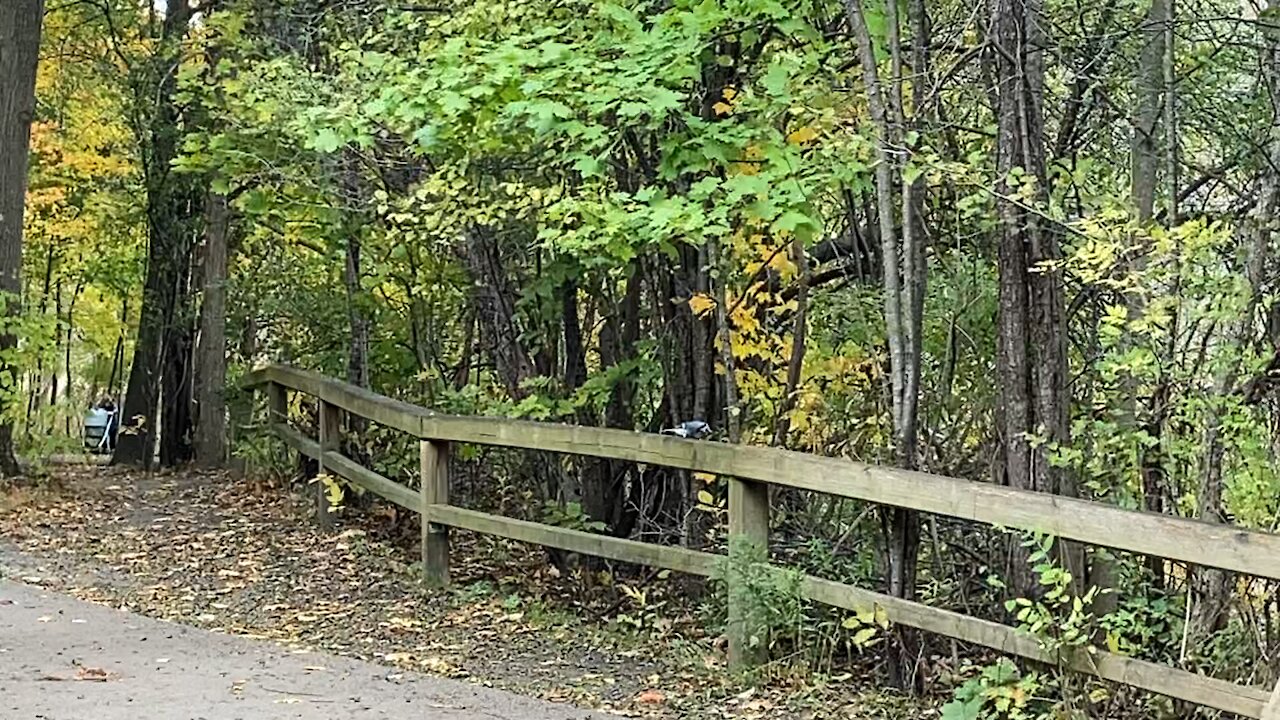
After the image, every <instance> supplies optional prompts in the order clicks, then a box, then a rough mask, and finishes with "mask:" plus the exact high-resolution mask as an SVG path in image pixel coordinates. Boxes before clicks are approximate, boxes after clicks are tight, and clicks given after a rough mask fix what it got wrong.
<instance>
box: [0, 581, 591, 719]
mask: <svg viewBox="0 0 1280 720" xmlns="http://www.w3.org/2000/svg"><path fill="white" fill-rule="evenodd" d="M0 715H3V716H4V717H5V718H10V719H11V720H36V719H41V720H83V719H84V718H89V717H92V718H95V720H204V719H208V720H215V719H216V720H233V719H240V720H285V718H290V719H292V718H301V719H306V720H340V719H341V718H362V719H363V718H369V719H370V720H372V719H374V718H403V717H414V718H424V719H426V720H524V719H528V720H589V719H591V718H603V716H601V715H593V714H589V713H587V712H583V711H577V710H574V709H572V708H568V707H566V706H564V705H554V704H551V703H546V702H538V701H535V700H530V699H528V698H524V697H520V696H518V695H513V694H511V693H505V692H501V691H498V690H491V689H489V688H484V687H479V686H476V685H472V684H468V683H462V682H458V681H453V680H447V679H443V678H433V677H430V676H426V675H420V674H417V673H405V672H403V671H401V670H397V669H395V668H390V667H386V666H380V665H375V664H371V663H366V662H361V661H358V660H352V659H348V658H339V657H335V656H332V655H325V654H319V653H305V654H299V653H290V652H288V651H286V650H284V649H282V648H280V647H278V646H276V645H273V644H271V643H267V642H263V641H254V640H248V639H244V638H236V637H230V636H227V635H220V634H216V633H213V632H209V631H206V630H199V629H196V628H190V627H185V626H182V625H177V624H174V623H166V622H161V621H157V620H151V619H149V618H145V617H141V616H138V615H136V614H133V613H125V612H119V611H116V610H110V609H108V608H104V607H102V606H100V605H94V604H91V603H86V602H82V601H78V600H74V599H72V598H68V597H66V596H63V595H59V594H56V593H51V592H48V591H45V590H42V589H40V588H36V587H31V586H28V585H22V584H18V583H11V582H5V581H0Z"/></svg>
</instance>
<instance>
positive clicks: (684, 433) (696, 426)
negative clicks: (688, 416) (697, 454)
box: [662, 420, 711, 440]
mask: <svg viewBox="0 0 1280 720" xmlns="http://www.w3.org/2000/svg"><path fill="white" fill-rule="evenodd" d="M662 434H663V435H675V436H677V437H682V438H686V439H689V440H701V439H702V438H704V437H706V436H707V435H710V434H711V426H710V425H708V424H706V423H705V422H703V421H701V420H686V421H684V422H682V423H680V424H679V425H677V426H675V427H673V428H667V429H666V430H663V431H662Z"/></svg>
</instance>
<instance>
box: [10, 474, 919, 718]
mask: <svg viewBox="0 0 1280 720" xmlns="http://www.w3.org/2000/svg"><path fill="white" fill-rule="evenodd" d="M49 487H50V489H48V490H45V491H42V492H36V493H32V492H30V491H23V494H22V495H21V496H20V497H16V498H6V497H4V496H3V495H0V572H2V573H4V574H7V575H13V576H17V577H20V578H23V579H24V581H27V582H37V583H38V584H40V585H42V586H43V587H47V588H49V589H52V590H57V591H61V592H66V593H68V594H71V595H74V596H76V597H79V598H82V599H86V600H90V601H93V602H98V603H102V604H105V605H109V606H112V607H117V608H121V609H125V610H129V611H132V612H137V613H140V614H142V615H146V616H149V617H154V618H159V619H162V620H170V621H174V622H181V623H185V624H188V625H193V626H197V627H202V628H206V629H210V630H216V631H220V632H227V633H232V634H238V635H243V636H249V637H254V638H262V639H268V640H272V641H274V642H277V643H280V644H282V645H284V646H285V647H288V648H291V649H293V650H295V651H299V652H314V651H323V652H329V653H334V654H337V655H343V656H350V657H356V658H360V659H364V660H370V661H374V662H380V663H385V664H387V665H391V666H394V667H396V668H398V669H400V670H401V671H414V672H423V673H429V674H433V675H438V676H444V677H451V678H457V679H463V680H466V681H469V682H474V683H478V684H481V685H485V686H490V687H495V688H500V689H505V690H510V691H513V692H518V693H522V694H525V695H529V696H533V697H539V698H543V699H546V700H551V701H556V702H566V703H571V704H573V705H576V706H580V707H586V708H592V709H597V710H601V711H605V712H611V713H614V714H617V715H620V716H626V717H644V718H717V717H719V718H743V719H755V718H760V719H763V718H769V719H771V720H772V719H774V718H777V719H778V720H792V719H794V720H824V719H826V718H868V719H872V718H905V717H912V718H915V717H930V716H934V715H935V713H934V711H932V710H930V709H925V708H924V707H923V706H922V705H921V704H920V703H918V702H917V703H912V702H909V701H908V700H906V699H903V698H901V697H898V696H896V695H894V694H892V693H885V692H879V691H876V690H875V689H873V688H858V687H856V686H855V685H853V684H850V683H847V682H834V683H829V682H823V681H822V680H821V678H816V679H815V678H813V677H809V676H806V674H804V673H786V672H779V673H772V674H770V675H768V676H766V677H765V678H763V681H762V680H761V679H760V678H757V679H756V683H755V684H751V683H749V682H748V681H747V679H745V678H743V677H741V676H737V675H733V674H730V673H728V672H727V671H726V669H725V667H724V659H723V650H722V648H721V645H722V643H720V642H719V641H718V639H717V638H711V637H708V636H707V634H706V633H705V632H703V631H702V630H701V629H700V628H699V627H698V625H697V623H696V622H695V621H694V620H693V619H692V617H691V613H688V612H685V613H683V615H679V616H676V617H664V618H662V623H658V625H660V626H661V630H660V631H658V632H649V633H636V632H630V633H628V632H624V631H622V630H620V629H619V628H618V627H617V624H616V623H611V622H609V618H608V617H606V616H607V615H609V614H610V612H612V611H614V610H616V608H617V606H618V603H617V601H616V600H617V596H616V594H609V593H607V592H601V593H597V594H598V595H600V598H599V599H593V598H592V594H591V593H584V592H583V591H582V590H583V584H584V576H586V577H587V578H588V579H590V580H592V581H591V582H590V583H587V584H590V585H593V586H599V585H609V584H610V583H611V582H612V577H611V576H610V575H609V574H608V573H603V574H602V575H601V579H598V580H597V579H593V578H591V576H592V573H588V572H578V573H572V574H566V573H561V572H559V571H558V570H556V569H555V568H554V567H553V566H550V565H548V564H547V562H546V556H545V554H544V553H543V552H541V551H540V550H538V549H536V548H526V547H522V546H519V545H517V544H513V543H509V542H507V541H504V540H500V539H497V538H491V537H487V536H476V535H473V534H470V533H456V534H455V535H454V537H455V541H454V545H453V553H452V556H453V557H452V559H453V567H452V575H453V580H454V588H456V589H454V590H451V591H432V590H429V589H427V588H426V586H425V585H424V584H423V583H422V582H421V578H420V573H419V572H418V569H417V568H416V567H415V566H414V560H415V558H416V547H415V546H414V545H413V542H412V541H411V540H410V538H411V537H412V536H416V534H417V531H416V527H415V528H414V529H413V532H412V533H410V532H405V528H404V527H399V526H401V525H404V524H405V523H404V520H403V519H397V517H396V515H395V514H394V513H384V512H363V513H362V512H359V511H351V510H349V511H347V512H345V513H344V515H343V517H342V518H341V520H340V522H341V527H340V529H339V531H337V532H334V533H331V534H324V533H321V532H320V531H319V530H318V529H317V528H316V527H315V526H314V525H313V524H312V523H311V522H310V521H309V520H308V518H307V512H306V509H305V508H306V501H305V500H304V498H303V496H301V495H300V494H299V493H297V492H293V491H291V490H290V489H289V488H279V487H272V486H263V485H261V484H254V483H248V482H245V481H241V480H237V479H235V478H233V477H232V476H230V475H228V474H226V473H219V472H207V471H181V472H174V473H153V474H144V473H140V472H130V471H126V470H119V469H110V468H98V467H94V468H76V467H67V468H62V469H60V470H59V473H58V474H57V475H56V476H55V477H54V478H53V479H52V482H51V483H50V486H49ZM415 525H416V521H415ZM566 575H571V576H568V577H567V576H566ZM649 580H650V581H653V580H654V578H652V577H650V578H649ZM674 581H675V579H674V578H672V579H671V580H666V579H663V580H661V581H657V582H656V583H655V584H657V585H662V584H664V583H669V582H674ZM604 589H605V590H608V589H609V588H604ZM666 609H670V610H671V611H672V612H673V613H675V612H677V611H676V610H674V608H666ZM311 669H312V670H314V671H316V672H322V671H323V670H324V668H323V667H320V666H315V667H313V668H311ZM111 677H112V676H111V675H110V673H107V672H106V671H104V670H101V669H97V668H79V669H78V670H77V675H76V678H75V679H78V680H88V681H99V682H101V681H106V680H109V679H111ZM391 677H393V674H389V675H388V678H389V679H390V678H391ZM50 679H53V678H50ZM57 679H70V678H61V677H59V678H57ZM242 684H243V681H240V684H239V685H237V684H233V685H232V687H231V689H230V691H231V692H237V691H238V689H239V687H241V685H242Z"/></svg>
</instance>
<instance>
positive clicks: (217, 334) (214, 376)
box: [195, 192, 230, 467]
mask: <svg viewBox="0 0 1280 720" xmlns="http://www.w3.org/2000/svg"><path fill="white" fill-rule="evenodd" d="M205 213H206V217H205V230H204V243H205V245H204V273H203V275H204V278H203V280H204V288H203V290H204V299H203V302H202V303H201V305H200V338H199V342H200V346H199V350H198V352H197V357H196V367H197V368H198V369H199V382H198V398H197V402H196V407H197V408H198V410H199V419H198V420H197V421H196V442H195V446H196V461H197V462H199V463H200V464H201V465H203V466H205V467H221V466H222V464H223V463H225V462H226V460H227V398H226V385H227V334H226V327H227V288H226V283H227V230H228V224H229V220H230V218H229V214H230V213H229V211H228V208H227V198H226V196H225V195H222V194H220V193H215V192H210V193H209V195H208V198H207V201H206V207H205Z"/></svg>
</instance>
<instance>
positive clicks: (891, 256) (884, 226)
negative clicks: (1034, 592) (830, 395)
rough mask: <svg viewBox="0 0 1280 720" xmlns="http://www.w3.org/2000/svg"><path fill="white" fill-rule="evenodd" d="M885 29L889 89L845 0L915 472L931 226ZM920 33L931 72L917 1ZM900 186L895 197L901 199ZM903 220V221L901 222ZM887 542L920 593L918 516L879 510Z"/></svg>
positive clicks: (906, 589)
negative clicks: (910, 168) (868, 130)
mask: <svg viewBox="0 0 1280 720" xmlns="http://www.w3.org/2000/svg"><path fill="white" fill-rule="evenodd" d="M885 8H886V12H885V32H886V42H887V43H888V50H889V58H890V68H889V73H890V77H889V83H888V91H887V93H886V89H885V84H884V83H883V82H882V80H881V78H880V71H879V68H878V66H877V59H876V51H875V45H874V40H873V38H872V36H871V33H870V31H869V29H868V27H867V22H866V17H865V16H864V14H863V8H862V3H861V2H860V1H859V0H846V2H845V11H846V14H847V15H848V17H849V21H850V26H851V27H852V30H853V35H854V40H855V42H856V44H857V48H858V56H859V61H860V63H861V65H862V75H863V82H864V84H865V85H866V88H867V104H868V109H869V110H870V114H871V119H872V122H873V124H874V125H875V128H876V131H877V135H878V137H877V142H876V151H875V153H876V155H875V156H876V169H875V189H876V216H877V218H878V221H879V230H880V247H881V272H882V276H883V282H884V288H883V292H884V318H885V339H886V341H887V343H888V346H889V390H890V410H891V414H892V417H893V449H894V462H895V464H897V465H898V466H899V467H902V468H906V469H915V467H916V463H917V455H916V444H917V426H918V408H919V395H920V355H921V332H922V327H923V325H922V321H923V310H924V291H925V276H926V275H925V253H924V227H923V221H922V218H921V216H920V207H921V200H920V196H921V195H922V194H923V192H924V185H923V183H922V182H920V181H919V179H908V176H907V174H906V173H904V172H903V168H904V167H905V166H906V163H907V162H908V161H909V153H910V148H909V147H907V148H906V150H907V153H908V156H907V159H906V160H902V161H899V160H898V159H897V157H898V154H899V153H900V152H901V150H902V148H903V147H904V143H903V139H904V137H905V136H904V130H905V125H906V117H905V114H904V110H903V107H904V102H903V100H904V98H903V80H904V76H903V58H902V54H903V50H902V39H901V30H900V21H899V18H898V7H897V3H889V4H888V5H886V6H885ZM909 12H910V24H911V27H912V30H913V34H914V35H915V37H914V42H913V51H914V57H913V61H912V62H913V65H914V66H915V67H914V68H913V69H914V70H915V72H916V73H918V74H920V75H922V76H923V75H924V74H925V73H926V72H927V67H926V65H927V47H928V42H929V41H928V31H927V27H928V18H927V16H926V15H925V11H924V6H923V4H921V3H919V2H913V3H912V4H911V6H910V8H909ZM925 84H927V83H926V82H925V81H924V80H923V78H922V77H921V78H917V79H916V81H915V82H914V83H913V86H915V87H916V91H915V98H914V100H915V102H914V103H913V104H914V105H916V108H915V111H916V112H920V110H921V108H920V105H921V100H922V99H923V97H924V96H923V91H922V88H923V86H924V85H925ZM895 191H896V197H895ZM899 211H900V213H899ZM899 218H900V222H901V226H899V225H898V222H899ZM880 517H881V525H882V527H883V531H884V536H885V545H886V552H885V558H886V576H887V583H886V584H887V586H888V587H887V589H888V592H889V594H890V595H892V596H894V597H900V598H905V599H908V600H910V599H912V598H914V597H915V585H916V566H917V558H918V555H919V547H920V517H919V514H918V513H916V512H914V511H911V510H906V509H902V508H883V509H882V510H881V513H880ZM894 644H895V652H893V653H892V654H890V656H889V661H890V662H889V675H890V679H891V680H892V681H893V683H894V684H895V685H897V686H898V687H902V688H908V689H911V690H913V691H916V690H920V689H922V687H923V685H922V682H923V673H922V672H920V657H921V653H920V651H919V635H918V634H917V633H914V632H911V631H910V630H907V629H901V630H900V631H898V632H897V634H896V639H895V643H894Z"/></svg>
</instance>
